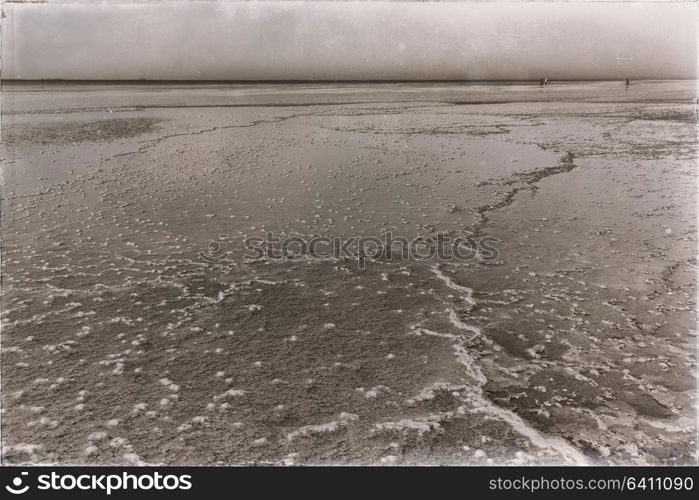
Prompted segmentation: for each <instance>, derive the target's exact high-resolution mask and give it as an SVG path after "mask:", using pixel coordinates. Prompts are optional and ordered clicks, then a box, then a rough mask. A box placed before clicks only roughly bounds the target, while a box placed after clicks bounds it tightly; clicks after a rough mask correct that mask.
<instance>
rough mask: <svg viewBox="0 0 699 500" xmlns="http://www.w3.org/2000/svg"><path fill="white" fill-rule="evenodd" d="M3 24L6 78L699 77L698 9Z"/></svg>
mask: <svg viewBox="0 0 699 500" xmlns="http://www.w3.org/2000/svg"><path fill="white" fill-rule="evenodd" d="M4 11H5V18H4V19H3V26H2V74H3V77H4V78H24V79H49V78H66V79H144V78H145V79H171V80H187V79H202V80H216V79H230V80H268V79H299V80H305V79H323V80H333V79H428V80H439V79H533V78H534V79H538V78H540V77H542V76H547V77H548V78H551V79H558V78H568V79H584V78H592V79H597V78H632V79H639V78H694V77H695V76H696V57H697V56H696V48H697V34H696V33H697V16H696V15H697V5H696V4H692V3H651V2H638V3H637V2H632V3H608V2H605V3H601V2H590V3H587V2H575V3H563V2H554V3H552V2H542V3H538V2H533V3H502V2H498V3H490V2H407V3H398V2H319V1H312V2H303V1H298V2H296V1H284V2H273V1H265V2H216V1H204V2H197V1H187V2H174V1H168V2H165V1H158V2H126V3H123V2H122V3H121V4H119V3H114V2H113V3H103V4H87V3H79V2H78V3H70V4H69V3H65V4H59V3H56V2H55V0H54V1H52V2H49V3H45V4H36V3H32V4H18V3H5V4H4Z"/></svg>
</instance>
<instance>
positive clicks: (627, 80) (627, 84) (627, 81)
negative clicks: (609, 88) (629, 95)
mask: <svg viewBox="0 0 699 500" xmlns="http://www.w3.org/2000/svg"><path fill="white" fill-rule="evenodd" d="M629 83H630V81H629V79H628V78H627V79H626V86H627V87H628V86H629Z"/></svg>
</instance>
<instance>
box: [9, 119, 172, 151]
mask: <svg viewBox="0 0 699 500" xmlns="http://www.w3.org/2000/svg"><path fill="white" fill-rule="evenodd" d="M159 121H160V120H159V119H157V118H112V119H108V120H95V121H72V122H55V123H44V124H40V125H15V126H12V127H9V129H7V130H5V131H3V134H2V142H3V144H5V145H7V146H16V145H20V144H71V143H77V142H107V141H113V140H116V139H125V138H129V137H135V136H137V135H141V134H146V133H148V132H152V131H153V130H155V128H156V125H157V123H158V122H159Z"/></svg>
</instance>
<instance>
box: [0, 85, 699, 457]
mask: <svg viewBox="0 0 699 500" xmlns="http://www.w3.org/2000/svg"><path fill="white" fill-rule="evenodd" d="M588 85H589V86H591V87H594V90H595V93H596V95H599V96H600V98H598V99H596V98H590V100H589V102H582V101H581V99H579V96H581V95H583V94H585V93H586V92H588V91H589V89H588V88H587V87H586V86H582V87H581V86H576V85H570V86H566V85H561V86H560V87H557V88H554V87H552V89H553V90H552V91H551V92H552V94H551V95H552V96H553V98H552V100H551V102H527V100H526V99H524V101H522V100H521V96H519V94H517V92H521V89H519V90H518V89H514V88H508V87H507V86H504V87H499V88H498V92H499V93H500V94H502V95H501V96H500V97H503V99H505V98H506V99H505V100H512V99H510V97H512V96H514V95H515V94H517V95H518V96H519V97H518V98H517V99H514V98H513V99H514V100H518V101H520V102H510V103H509V104H506V105H492V104H469V105H460V104H454V102H463V101H464V100H468V98H469V95H470V94H469V92H475V93H476V94H478V95H479V96H480V97H479V99H480V98H482V97H483V94H482V93H483V92H486V93H487V92H488V90H487V88H486V89H485V90H484V89H481V88H480V87H479V88H478V89H475V90H473V89H472V90H468V89H458V88H449V89H446V90H445V91H444V92H445V94H444V95H445V96H446V95H447V94H449V96H450V98H449V99H446V97H445V98H444V99H443V100H442V101H443V102H428V101H432V100H434V95H435V94H434V93H433V92H432V91H431V89H430V87H429V86H426V87H425V88H424V89H423V90H420V89H419V88H413V89H412V90H413V92H411V93H410V97H409V98H406V97H405V94H403V95H402V97H400V98H399V97H397V96H398V94H395V95H393V94H391V93H390V92H388V93H387V91H386V89H382V90H381V91H380V92H378V91H377V90H376V89H374V88H373V87H372V86H366V87H362V88H361V89H360V90H359V91H358V93H357V92H355V91H356V90H357V89H354V90H353V91H352V92H351V93H350V94H347V95H346V96H345V97H346V99H345V97H342V96H343V95H345V94H343V92H346V88H344V87H343V86H338V87H337V88H336V89H331V90H333V99H336V98H338V96H340V97H341V98H342V99H345V100H346V101H349V100H352V99H357V97H356V96H357V95H359V96H361V97H366V99H362V101H363V103H354V104H353V103H351V102H343V103H339V104H337V103H336V104H334V105H323V104H322V103H321V104H318V103H317V105H313V106H303V108H301V107H299V108H295V107H293V106H284V107H274V106H271V105H270V104H274V103H275V102H281V101H284V102H285V103H286V104H288V99H289V98H290V97H289V95H286V94H285V92H287V91H288V89H289V88H292V87H287V86H282V87H278V88H277V89H278V90H274V91H273V92H271V93H267V94H265V97H259V96H257V97H250V96H247V95H246V94H245V90H244V89H243V90H241V92H240V93H236V94H234V95H233V94H229V93H227V92H226V89H225V87H221V88H214V89H213V90H209V91H207V92H208V93H207V94H206V95H204V94H202V93H201V92H202V91H201V90H198V89H197V88H191V89H185V88H176V89H170V90H172V91H171V92H170V91H168V92H160V91H158V90H157V89H155V88H151V90H155V91H154V92H149V93H148V96H145V95H144V93H141V92H138V91H137V89H136V88H133V89H132V88H129V87H128V86H126V87H119V88H118V89H116V90H115V89H110V90H109V91H106V90H104V89H100V88H92V89H82V88H77V87H76V88H75V89H64V90H62V91H61V92H60V95H58V94H57V93H55V92H52V91H51V90H48V91H44V92H34V93H32V97H31V99H29V93H27V92H24V91H23V90H22V89H21V88H19V89H15V90H12V92H11V93H10V92H8V93H7V94H5V89H3V93H4V95H3V97H4V102H3V104H4V106H3V112H6V113H8V114H7V115H6V116H4V117H3V128H4V129H5V128H6V127H7V128H9V129H10V130H11V134H13V135H12V137H13V139H12V141H11V142H10V143H4V144H3V151H2V155H3V158H4V159H5V160H6V161H4V162H3V172H2V174H3V177H2V189H3V202H4V210H3V213H2V217H3V219H2V228H3V238H4V254H3V278H4V280H3V290H2V294H3V311H2V321H3V336H2V346H0V347H2V354H3V394H2V396H3V400H2V411H3V429H2V432H3V436H2V437H3V444H4V446H3V450H2V453H3V457H4V460H6V461H7V462H11V463H24V462H33V463H93V464H143V463H168V464H209V463H211V464H221V463H277V464H289V463H296V464H313V463H373V464H406V463H463V464H493V463H505V464H507V463H512V464H535V463H544V464H552V463H562V462H564V463H610V464H643V463H652V464H660V463H662V464H690V463H696V461H697V456H696V452H695V449H696V442H694V435H695V433H696V420H695V416H696V394H695V389H696V387H695V381H694V377H693V375H692V374H693V373H694V371H695V369H696V332H695V330H694V328H695V326H694V310H695V284H696V283H695V278H696V276H695V274H696V264H695V259H694V253H695V247H696V232H695V229H696V227H695V214H694V211H693V207H694V205H695V201H696V200H695V197H696V195H695V193H694V192H693V190H692V189H691V186H692V185H693V181H694V180H695V172H694V164H695V161H696V156H695V145H696V144H695V142H696V137H695V133H694V130H693V125H692V123H691V122H689V121H687V120H685V119H684V118H683V117H684V116H685V112H686V111H688V110H690V108H691V104H689V103H690V101H691V99H690V98H689V96H691V95H692V92H693V89H691V88H690V87H691V85H690V86H687V84H686V83H683V82H664V83H657V84H653V85H644V84H639V85H637V86H634V88H633V89H630V90H628V92H630V93H635V95H632V96H630V95H628V94H625V93H624V89H623V88H621V89H617V88H616V87H615V86H614V85H615V84H614V83H589V84H588ZM398 87H400V86H398ZM285 89H286V90H285ZM338 92H339V93H338ZM322 93H323V91H322V89H320V90H319V95H318V96H315V97H314V96H310V95H306V94H304V96H303V99H304V100H308V99H319V98H320V99H321V100H322V97H323V95H322ZM453 93H456V94H458V95H459V96H458V98H455V96H454V95H451V94H453ZM476 94H474V95H476ZM585 95H587V94H585ZM353 96H354V97H353ZM388 96H392V97H390V99H388ZM508 96H509V97H508ZM682 96H688V99H687V103H686V104H685V103H684V102H683V101H682ZM5 97H7V99H5ZM297 97H298V96H297ZM144 99H150V100H152V103H156V102H163V100H165V101H168V105H167V107H158V106H153V107H149V106H148V102H143V100H144ZM236 99H245V100H249V99H258V100H259V99H266V100H267V101H266V102H262V101H259V102H258V103H259V104H265V106H261V107H255V106H248V107H241V108H235V113H232V112H231V109H230V108H227V107H225V105H227V104H235V102H232V101H235V100H236ZM386 99H388V100H386ZM107 100H108V101H110V105H109V106H110V109H111V111H112V112H111V113H109V116H108V117H107V116H106V115H104V114H103V109H102V106H104V102H106V101H107ZM173 100H174V101H173ZM275 100H278V101H275ZM537 100H538V97H537ZM595 100H598V101H599V100H603V101H606V102H594V101H595ZM207 101H211V102H210V103H213V104H222V105H223V106H222V107H217V106H208V107H206V108H197V107H192V105H191V103H193V102H194V103H196V102H200V103H206V102H207ZM369 101H375V102H369ZM627 101H628V102H627ZM256 102H257V101H256ZM248 104H250V103H248ZM252 104H254V102H253V103H252ZM305 104H308V103H305ZM54 111H60V113H54ZM115 114H117V115H118V120H119V121H118V123H117V122H113V121H109V120H113V119H114V115H115ZM47 117H51V118H50V120H51V123H52V125H51V126H50V127H49V129H50V130H49V132H48V134H49V135H51V134H53V135H51V137H54V136H55V140H52V141H51V143H50V144H40V143H39V142H40V138H41V137H48V136H49V135H43V136H42V133H43V132H42V131H46V130H47V129H46V127H47V126H48V125H47V123H48V120H49V119H48V118H47ZM80 123H84V124H86V125H85V127H81V126H78V125H76V124H80ZM57 124H58V125H57ZM13 127H16V129H14V130H13ZM95 130H97V131H99V130H102V132H101V133H99V134H98V135H99V140H96V139H95V135H94V133H93V132H94V131H95ZM110 131H111V132H110ZM3 133H4V132H3ZM56 134H58V135H56ZM61 134H63V135H61ZM386 230H391V231H392V232H393V233H394V234H400V235H401V236H404V237H406V238H408V239H410V238H412V237H414V236H418V235H421V236H428V235H432V236H434V235H436V234H437V233H439V232H441V233H444V234H451V235H471V236H473V235H492V236H496V237H497V238H498V239H499V240H500V241H501V243H500V244H499V245H500V246H499V247H498V250H499V252H500V256H499V258H498V260H496V261H491V262H488V261H472V262H465V263H453V262H452V263H441V264H440V265H435V263H434V262H425V261H419V260H412V261H386V260H379V261H371V262H368V263H367V268H366V270H363V271H361V270H359V269H358V268H357V266H356V263H354V262H348V261H343V260H339V259H333V260H328V261H326V262H318V261H314V260H312V259H302V260H294V261H279V260H273V259H272V260H270V259H259V260H254V261H249V262H243V259H242V255H243V251H244V249H243V248H242V238H243V237H244V236H245V235H248V236H251V235H258V234H260V235H263V234H264V233H265V232H266V231H273V232H274V233H275V234H277V235H280V236H284V235H303V236H309V237H310V236H313V235H319V234H320V235H328V236H340V237H347V236H354V235H357V236H360V235H369V236H380V235H382V234H383V232H384V231H386ZM218 235H227V239H226V240H225V241H226V244H227V245H228V246H227V247H226V248H225V250H226V251H227V254H226V255H227V256H229V257H232V258H227V259H221V260H216V259H213V260H212V259H208V261H207V260H203V259H202V258H201V257H200V253H201V252H202V250H203V249H207V248H210V247H208V246H207V245H208V244H209V242H210V241H211V240H212V239H213V240H216V239H217V237H218Z"/></svg>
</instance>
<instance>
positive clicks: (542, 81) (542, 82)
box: [539, 78, 544, 87]
mask: <svg viewBox="0 0 699 500" xmlns="http://www.w3.org/2000/svg"><path fill="white" fill-rule="evenodd" d="M543 86H544V79H543V78H542V79H541V80H539V87H543Z"/></svg>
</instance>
